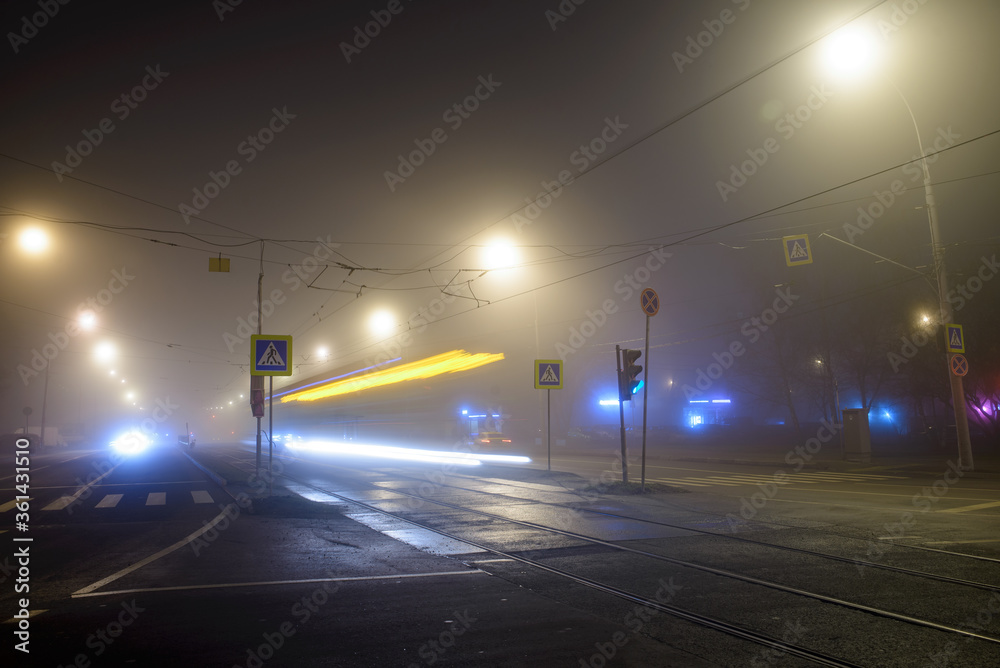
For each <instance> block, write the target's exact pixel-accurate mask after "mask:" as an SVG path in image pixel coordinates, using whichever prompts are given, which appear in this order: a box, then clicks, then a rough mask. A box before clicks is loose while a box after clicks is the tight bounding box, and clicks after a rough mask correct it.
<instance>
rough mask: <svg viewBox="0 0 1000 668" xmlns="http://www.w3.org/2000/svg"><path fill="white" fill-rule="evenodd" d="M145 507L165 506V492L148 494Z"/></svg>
mask: <svg viewBox="0 0 1000 668" xmlns="http://www.w3.org/2000/svg"><path fill="white" fill-rule="evenodd" d="M146 505H147V506H165V505H167V493H166V492H150V493H149V496H147V497H146Z"/></svg>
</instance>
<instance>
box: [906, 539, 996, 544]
mask: <svg viewBox="0 0 1000 668" xmlns="http://www.w3.org/2000/svg"><path fill="white" fill-rule="evenodd" d="M971 543H1000V538H984V539H982V540H931V541H927V542H926V543H924V545H968V544H971Z"/></svg>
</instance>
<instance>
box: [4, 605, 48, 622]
mask: <svg viewBox="0 0 1000 668" xmlns="http://www.w3.org/2000/svg"><path fill="white" fill-rule="evenodd" d="M48 611H49V610H48V608H45V609H44V610H28V619H31V618H32V617H37V616H38V615H40V614H42V613H43V612H48ZM21 619H24V618H23V617H21ZM17 623H18V620H17V619H14V618H13V617H11V618H10V619H8V620H7V621H5V622H4V624H17Z"/></svg>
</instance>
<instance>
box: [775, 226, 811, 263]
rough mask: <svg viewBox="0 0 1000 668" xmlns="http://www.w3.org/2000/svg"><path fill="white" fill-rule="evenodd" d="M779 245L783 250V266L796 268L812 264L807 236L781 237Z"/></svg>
mask: <svg viewBox="0 0 1000 668" xmlns="http://www.w3.org/2000/svg"><path fill="white" fill-rule="evenodd" d="M781 245H782V246H784V248H785V264H787V265H788V266H789V267H797V266H799V265H800V264H812V261H813V256H812V249H811V248H809V235H808V234H796V235H794V236H790V237H782V238H781Z"/></svg>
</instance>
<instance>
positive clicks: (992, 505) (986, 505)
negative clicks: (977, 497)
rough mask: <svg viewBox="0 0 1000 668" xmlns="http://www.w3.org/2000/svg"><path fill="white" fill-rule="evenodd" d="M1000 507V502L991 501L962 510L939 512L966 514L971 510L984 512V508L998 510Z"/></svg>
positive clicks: (963, 507) (965, 507) (949, 509)
mask: <svg viewBox="0 0 1000 668" xmlns="http://www.w3.org/2000/svg"><path fill="white" fill-rule="evenodd" d="M997 506H1000V501H990V502H988V503H977V504H976V505H974V506H962V507H961V508H948V509H947V510H940V511H938V512H942V513H964V512H967V511H969V510H982V509H983V508H996V507H997Z"/></svg>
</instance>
